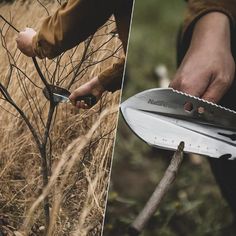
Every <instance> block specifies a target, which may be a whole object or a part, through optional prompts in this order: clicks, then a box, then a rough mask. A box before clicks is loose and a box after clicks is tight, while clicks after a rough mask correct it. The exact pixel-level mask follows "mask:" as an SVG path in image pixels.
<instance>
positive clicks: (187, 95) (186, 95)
mask: <svg viewBox="0 0 236 236" xmlns="http://www.w3.org/2000/svg"><path fill="white" fill-rule="evenodd" d="M171 89H172V91H173V92H174V93H178V94H181V95H183V96H185V97H189V98H193V99H195V100H198V101H201V102H204V103H207V104H209V105H211V106H214V107H216V108H220V109H222V110H224V111H228V112H231V113H233V114H236V111H234V110H231V109H228V108H226V107H222V106H220V105H217V104H215V103H213V102H209V101H207V100H204V99H202V98H199V97H195V96H192V95H190V94H187V93H184V92H181V91H178V90H175V89H173V88H171Z"/></svg>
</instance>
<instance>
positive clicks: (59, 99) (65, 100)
mask: <svg viewBox="0 0 236 236" xmlns="http://www.w3.org/2000/svg"><path fill="white" fill-rule="evenodd" d="M53 100H54V102H56V103H57V102H62V103H69V102H70V99H69V98H68V97H66V96H64V95H61V94H58V93H53Z"/></svg>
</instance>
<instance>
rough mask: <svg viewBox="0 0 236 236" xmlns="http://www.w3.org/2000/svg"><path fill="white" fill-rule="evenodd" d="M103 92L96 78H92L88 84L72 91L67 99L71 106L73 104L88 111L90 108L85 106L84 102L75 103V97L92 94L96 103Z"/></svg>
mask: <svg viewBox="0 0 236 236" xmlns="http://www.w3.org/2000/svg"><path fill="white" fill-rule="evenodd" d="M104 91H105V89H104V88H103V86H102V84H101V83H100V81H99V79H98V77H94V78H93V79H91V80H90V81H89V82H87V83H85V84H83V85H82V86H80V87H79V88H77V89H76V90H75V91H73V92H72V93H71V95H70V97H69V99H70V100H71V102H72V104H74V105H75V106H76V107H77V108H83V109H88V108H90V106H89V105H88V104H86V103H85V102H84V101H76V100H77V97H79V96H85V95H88V94H92V95H93V96H95V97H96V100H97V101H98V100H99V99H100V98H101V96H102V94H103V92H104Z"/></svg>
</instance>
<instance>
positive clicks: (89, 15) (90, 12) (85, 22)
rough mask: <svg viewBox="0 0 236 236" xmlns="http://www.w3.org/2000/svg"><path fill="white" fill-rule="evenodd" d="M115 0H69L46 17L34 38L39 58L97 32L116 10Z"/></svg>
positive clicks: (53, 53)
mask: <svg viewBox="0 0 236 236" xmlns="http://www.w3.org/2000/svg"><path fill="white" fill-rule="evenodd" d="M115 4H116V1H111V0H68V2H66V3H65V4H63V5H62V6H61V7H60V8H59V9H58V10H57V11H56V12H55V13H54V14H53V15H52V16H50V17H48V18H47V19H45V21H44V22H43V24H42V26H41V29H40V30H39V32H38V33H37V35H36V36H35V37H34V39H33V49H34V51H35V53H36V55H37V56H38V57H39V58H44V57H48V58H53V57H56V56H58V55H59V54H61V53H62V52H64V51H66V50H68V49H70V48H73V47H74V46H75V45H77V44H79V43H80V42H82V41H84V40H85V39H86V38H87V37H89V36H90V35H92V34H94V33H95V32H96V30H97V29H98V28H99V27H100V26H101V25H103V24H104V23H105V22H106V21H107V20H108V18H109V17H110V16H111V15H112V13H113V11H114V7H115V6H114V5H115Z"/></svg>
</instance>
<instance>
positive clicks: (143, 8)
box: [104, 0, 235, 236]
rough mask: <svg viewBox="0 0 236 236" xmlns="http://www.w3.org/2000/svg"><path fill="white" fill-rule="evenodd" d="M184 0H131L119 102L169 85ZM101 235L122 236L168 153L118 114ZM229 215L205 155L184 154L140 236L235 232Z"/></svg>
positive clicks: (156, 180)
mask: <svg viewBox="0 0 236 236" xmlns="http://www.w3.org/2000/svg"><path fill="white" fill-rule="evenodd" d="M185 4H186V3H185V1H183V0H177V1H165V0H148V1H141V0H136V2H135V8H134V15H133V21H132V27H131V35H130V44H129V50H128V62H127V70H126V76H125V77H126V78H125V83H124V88H123V95H122V100H123V101H124V100H126V99H127V98H128V97H130V96H132V95H134V94H136V93H138V92H141V91H143V90H146V89H150V88H155V87H163V86H168V85H167V84H168V79H169V78H172V77H173V75H174V73H175V71H176V38H177V34H178V30H179V27H180V25H181V22H182V21H183V18H184V14H185V7H186V5H185ZM114 153H115V154H114V158H113V167H112V174H111V182H110V190H109V198H108V204H107V209H106V219H105V226H104V235H113V236H116V235H119V236H120V235H126V232H127V228H128V227H129V225H130V224H131V223H132V221H133V220H134V219H135V217H136V216H137V215H138V213H139V212H140V211H141V209H142V208H143V206H144V205H145V203H146V201H147V200H148V198H149V197H150V195H151V193H152V192H153V191H154V189H155V187H156V185H157V184H158V183H159V181H160V179H161V178H162V176H163V174H164V171H165V169H166V168H167V166H168V164H169V161H170V157H171V156H172V155H173V153H172V152H168V151H163V150H158V149H154V148H151V147H150V146H148V145H147V144H145V143H143V142H142V141H141V140H140V139H139V138H137V137H136V136H135V135H134V134H133V133H132V132H131V130H130V129H129V128H128V126H127V125H126V124H125V123H124V121H123V118H122V117H121V115H120V120H119V126H118V135H117V138H116V146H115V152H114ZM231 221H232V215H231V212H230V209H229V208H228V206H227V204H226V202H225V201H224V199H223V198H222V196H221V194H220V191H219V189H218V187H217V185H216V183H215V180H214V177H213V176H212V173H211V170H210V168H209V165H208V161H207V159H206V158H205V157H199V156H193V155H192V156H187V155H185V159H184V162H183V164H182V167H181V169H180V172H179V173H178V176H177V179H176V181H175V182H174V184H173V186H172V188H171V190H170V191H169V193H168V194H167V196H166V197H165V199H164V201H163V202H162V204H161V207H160V208H159V210H158V211H157V212H156V214H155V216H154V217H153V218H152V219H151V221H150V222H149V223H148V225H147V227H146V228H145V230H144V232H143V233H142V234H141V235H145V236H149V235H161V236H185V235H191V236H204V235H209V236H210V235H214V236H222V235H235V234H233V233H232V232H231V231H232V228H230V226H229V225H230V223H231Z"/></svg>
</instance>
